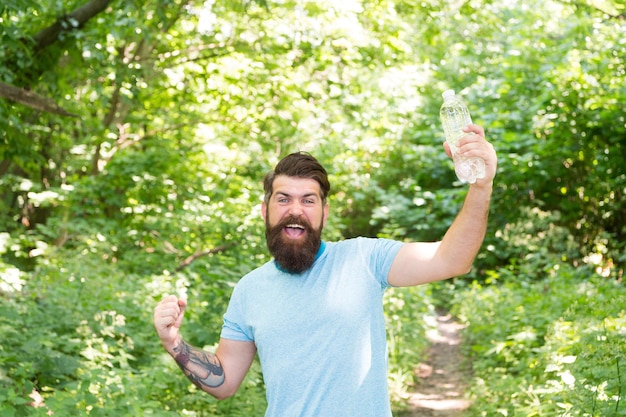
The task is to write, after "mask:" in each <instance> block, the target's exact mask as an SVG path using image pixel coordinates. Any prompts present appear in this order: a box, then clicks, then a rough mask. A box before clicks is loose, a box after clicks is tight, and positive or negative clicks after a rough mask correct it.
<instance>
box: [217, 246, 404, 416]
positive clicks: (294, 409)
mask: <svg viewBox="0 0 626 417" xmlns="http://www.w3.org/2000/svg"><path fill="white" fill-rule="evenodd" d="M400 246H402V243H400V242H396V241H393V240H388V239H370V238H356V239H348V240H345V241H342V242H334V243H331V242H329V243H327V244H326V245H325V248H323V252H322V253H321V254H319V255H318V258H317V259H316V261H315V263H314V264H313V266H312V267H311V268H310V269H309V270H307V271H306V272H304V273H302V274H300V275H292V274H288V273H286V272H283V271H281V270H280V269H279V268H277V266H276V263H275V262H274V261H271V262H268V263H266V264H265V265H263V266H261V267H260V268H258V269H256V270H254V271H252V272H250V273H249V274H247V275H246V276H244V277H243V278H242V279H241V281H239V283H238V284H237V286H236V287H235V290H234V291H233V295H232V297H231V300H230V303H229V305H228V309H227V311H226V314H225V315H224V326H223V327H222V337H223V338H225V339H233V340H240V341H253V342H254V343H255V344H256V347H257V351H258V354H259V358H260V361H261V368H262V371H263V378H264V380H265V385H266V395H267V402H268V408H267V411H266V414H265V415H266V417H352V416H354V417H368V416H371V417H386V416H389V417H390V416H391V407H390V403H389V393H388V389H387V345H386V337H385V318H384V313H383V303H382V297H383V293H384V291H385V289H386V288H387V287H388V286H389V284H388V282H387V275H388V273H389V270H390V268H391V264H392V262H393V260H394V258H395V256H396V254H397V253H398V250H399V249H400Z"/></svg>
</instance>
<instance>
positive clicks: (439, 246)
mask: <svg viewBox="0 0 626 417" xmlns="http://www.w3.org/2000/svg"><path fill="white" fill-rule="evenodd" d="M465 131H466V132H468V133H469V132H471V133H474V134H473V135H466V136H465V137H464V138H462V139H461V141H460V143H459V152H460V153H461V154H462V155H463V156H466V157H468V158H472V157H479V158H482V159H483V161H485V177H484V178H482V179H478V180H477V181H476V183H474V184H472V185H470V186H469V191H468V193H467V196H466V197H465V201H464V202H463V207H462V208H461V210H460V212H459V214H458V215H457V217H456V219H455V220H454V222H453V223H452V225H451V226H450V228H449V229H448V231H447V232H446V234H445V235H444V237H443V239H442V240H441V241H439V242H412V243H406V244H404V245H403V246H402V248H401V249H400V251H399V252H398V254H397V256H396V258H395V260H394V262H393V264H392V266H391V270H390V271H389V276H388V281H389V284H391V285H393V286H398V287H406V286H412V285H419V284H425V283H428V282H433V281H439V280H443V279H447V278H452V277H456V276H459V275H463V274H466V273H467V272H469V270H470V268H471V266H472V263H473V262H474V258H475V257H476V255H477V254H478V251H479V250H480V247H481V245H482V243H483V239H484V238H485V233H486V230H487V218H488V214H489V204H490V201H491V192H492V189H493V179H494V177H495V175H496V169H497V163H498V161H497V156H496V152H495V150H494V148H493V146H492V145H491V144H490V143H489V142H487V140H486V139H485V133H484V130H483V128H482V127H480V126H478V125H470V126H468V127H467V128H466V129H465ZM444 146H445V149H446V153H447V154H448V155H449V156H450V149H449V147H448V146H447V145H444Z"/></svg>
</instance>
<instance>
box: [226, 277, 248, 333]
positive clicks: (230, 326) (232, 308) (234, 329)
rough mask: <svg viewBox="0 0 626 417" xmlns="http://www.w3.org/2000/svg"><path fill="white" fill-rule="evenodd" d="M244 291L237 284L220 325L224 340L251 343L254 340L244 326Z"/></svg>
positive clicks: (245, 325) (246, 326)
mask: <svg viewBox="0 0 626 417" xmlns="http://www.w3.org/2000/svg"><path fill="white" fill-rule="evenodd" d="M243 298H244V291H243V289H242V288H241V287H240V284H238V285H237V286H236V287H235V290H234V291H233V294H232V296H231V298H230V301H229V303H228V307H227V308H226V313H225V314H224V324H223V325H222V333H221V337H222V338H224V339H231V340H238V341H242V342H251V341H253V340H254V336H253V335H252V329H250V327H249V326H248V325H247V324H246V316H245V310H244V303H243Z"/></svg>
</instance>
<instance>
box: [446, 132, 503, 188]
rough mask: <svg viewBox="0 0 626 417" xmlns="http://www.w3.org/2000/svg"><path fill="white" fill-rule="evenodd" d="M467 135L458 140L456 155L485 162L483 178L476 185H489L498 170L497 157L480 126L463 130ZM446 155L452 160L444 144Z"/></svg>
mask: <svg viewBox="0 0 626 417" xmlns="http://www.w3.org/2000/svg"><path fill="white" fill-rule="evenodd" d="M463 131H464V132H466V133H468V134H467V135H465V136H463V137H462V138H461V139H459V146H458V153H459V155H461V156H464V157H466V158H476V157H478V158H480V159H482V160H483V161H484V162H485V178H482V179H478V180H477V181H476V183H477V184H479V185H480V184H488V185H491V183H492V182H493V179H494V177H495V176H496V170H497V168H498V157H497V155H496V151H495V149H494V147H493V145H492V144H491V143H489V142H487V140H486V139H485V130H484V129H483V128H482V126H479V125H475V124H471V125H468V126H467V127H465V128H464V129H463ZM443 146H444V149H445V151H446V154H447V155H448V156H449V157H450V158H452V152H451V150H450V146H449V145H448V144H447V143H445V142H444V145H443Z"/></svg>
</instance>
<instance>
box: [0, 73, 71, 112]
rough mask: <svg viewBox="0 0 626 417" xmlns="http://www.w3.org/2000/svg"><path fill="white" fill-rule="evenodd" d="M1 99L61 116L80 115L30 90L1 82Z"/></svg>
mask: <svg viewBox="0 0 626 417" xmlns="http://www.w3.org/2000/svg"><path fill="white" fill-rule="evenodd" d="M0 97H4V98H6V99H9V100H13V101H15V102H18V103H21V104H23V105H25V106H28V107H30V108H32V109H35V110H39V111H45V112H48V113H54V114H59V115H61V116H71V117H78V115H76V114H73V113H70V112H68V111H67V110H64V109H63V108H61V107H60V106H59V105H57V104H56V103H55V102H54V101H53V100H52V99H50V98H48V97H43V96H40V95H38V94H36V93H34V92H32V91H30V90H25V89H23V88H18V87H14V86H12V85H9V84H5V83H2V82H0Z"/></svg>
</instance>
